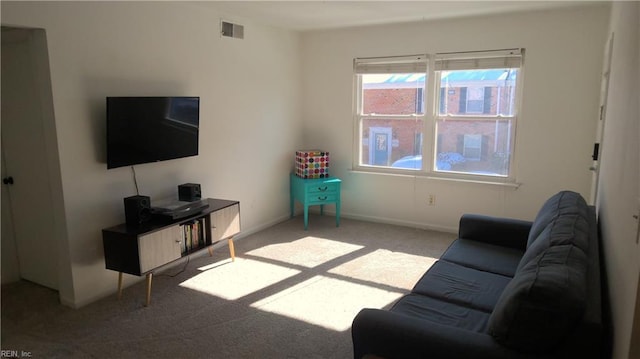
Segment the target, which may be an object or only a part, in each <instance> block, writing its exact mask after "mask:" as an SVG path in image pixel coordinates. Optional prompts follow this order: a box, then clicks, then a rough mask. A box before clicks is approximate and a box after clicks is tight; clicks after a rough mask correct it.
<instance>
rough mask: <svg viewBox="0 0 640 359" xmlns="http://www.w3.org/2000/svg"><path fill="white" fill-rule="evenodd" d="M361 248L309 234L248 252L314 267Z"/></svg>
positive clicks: (257, 255)
mask: <svg viewBox="0 0 640 359" xmlns="http://www.w3.org/2000/svg"><path fill="white" fill-rule="evenodd" d="M360 248H363V247H362V246H359V245H355V244H351V243H344V242H339V241H334V240H330V239H326V238H320V237H312V236H308V237H304V238H300V239H297V240H295V241H293V242H285V243H274V244H270V245H267V246H264V247H261V248H258V249H254V250H252V251H249V252H247V254H250V255H253V256H256V257H262V258H268V259H273V260H278V261H281V262H284V263H290V264H295V265H298V266H303V267H307V268H313V267H316V266H318V265H321V264H323V263H326V262H328V261H330V260H332V259H335V258H338V257H340V256H343V255H346V254H349V253H351V252H354V251H356V250H358V249H360Z"/></svg>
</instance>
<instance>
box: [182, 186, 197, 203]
mask: <svg viewBox="0 0 640 359" xmlns="http://www.w3.org/2000/svg"><path fill="white" fill-rule="evenodd" d="M178 199H179V200H180V201H185V202H194V201H199V200H201V199H202V191H201V190H200V184H198V183H185V184H181V185H179V186H178Z"/></svg>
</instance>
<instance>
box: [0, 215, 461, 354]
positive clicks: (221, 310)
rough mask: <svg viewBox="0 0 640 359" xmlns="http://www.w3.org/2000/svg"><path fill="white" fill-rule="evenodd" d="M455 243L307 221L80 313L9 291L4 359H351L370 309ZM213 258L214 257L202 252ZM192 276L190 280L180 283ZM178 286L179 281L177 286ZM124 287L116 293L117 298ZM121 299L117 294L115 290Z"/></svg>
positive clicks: (32, 292)
mask: <svg viewBox="0 0 640 359" xmlns="http://www.w3.org/2000/svg"><path fill="white" fill-rule="evenodd" d="M454 237H455V235H453V234H450V233H439V232H433V231H426V230H420V229H412V228H406V227H400V226H391V225H384V224H376V223H370V222H363V221H355V220H348V219H343V220H342V222H341V226H340V227H338V228H336V227H335V220H334V218H333V217H330V216H322V217H321V216H311V218H310V223H309V230H308V231H304V230H303V225H302V218H301V216H298V217H295V218H294V219H292V220H289V221H286V222H283V223H280V224H278V225H275V226H273V227H271V228H268V229H266V230H264V231H261V232H258V233H255V234H253V235H250V236H247V237H245V238H242V239H240V240H238V241H236V256H237V257H236V261H235V262H233V263H232V262H231V261H230V259H229V258H228V256H229V253H228V249H227V247H223V248H220V249H218V250H216V251H215V252H214V255H213V256H212V257H209V256H208V255H203V256H197V257H195V258H194V257H192V258H191V259H190V261H189V262H188V263H187V262H186V260H184V262H182V263H184V264H185V265H178V266H176V267H173V268H169V269H167V270H166V271H164V272H162V273H157V274H156V276H154V280H153V289H152V298H151V305H150V306H149V307H145V306H144V305H143V304H144V299H145V284H144V281H141V282H139V283H136V284H135V285H132V286H130V287H128V288H125V290H124V294H123V298H122V299H121V300H120V301H118V300H117V298H116V296H115V294H114V295H112V296H109V297H107V298H105V299H103V300H100V301H98V302H96V303H93V304H90V305H88V306H86V307H83V308H81V309H77V310H74V309H70V308H67V307H64V306H62V305H60V304H59V303H58V296H57V292H55V291H52V290H49V289H46V288H42V287H40V286H38V285H34V284H32V283H28V282H24V281H23V282H19V283H15V284H10V285H6V286H3V287H2V332H1V335H2V350H17V351H19V352H20V351H25V352H30V353H31V354H32V357H33V358H350V357H352V355H353V354H352V346H351V333H350V326H351V321H352V319H353V317H354V316H355V315H356V314H357V312H358V311H359V310H360V309H361V308H364V307H377V308H388V307H389V306H390V305H391V304H392V303H393V301H395V300H396V299H397V298H398V297H399V296H401V295H402V294H404V293H407V291H408V290H409V289H410V288H412V287H413V285H414V284H415V282H416V281H417V280H418V279H419V278H420V276H421V275H422V274H423V273H424V271H426V270H427V269H428V267H429V266H430V265H431V264H433V262H434V261H435V259H437V258H439V257H440V255H441V254H442V253H443V251H444V250H445V249H446V248H447V247H448V245H449V244H450V243H451V242H452V241H453V239H454ZM204 252H205V253H206V251H204ZM183 268H184V271H183V272H180V271H181V270H182V269H183ZM172 275H175V276H172ZM115 286H116V283H115V281H114V287H115ZM114 289H115V288H114Z"/></svg>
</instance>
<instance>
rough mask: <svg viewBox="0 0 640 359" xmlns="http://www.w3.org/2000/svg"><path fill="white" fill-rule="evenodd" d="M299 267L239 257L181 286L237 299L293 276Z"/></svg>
mask: <svg viewBox="0 0 640 359" xmlns="http://www.w3.org/2000/svg"><path fill="white" fill-rule="evenodd" d="M298 273H300V271H299V270H296V269H291V268H286V267H283V266H278V265H275V264H269V263H264V262H260V261H255V260H251V259H244V258H238V257H236V260H235V262H233V263H230V264H228V265H222V266H216V267H213V268H212V269H210V270H206V271H204V272H202V273H200V274H198V275H196V276H194V277H192V278H189V279H187V280H186V281H184V282H182V283H180V286H181V287H185V288H189V289H193V290H197V291H199V292H202V293H206V294H210V295H215V296H217V297H220V298H224V299H228V300H235V299H238V298H241V297H244V296H246V295H249V294H251V293H255V292H257V291H259V290H261V289H264V288H266V287H268V286H270V285H274V284H276V283H278V282H280V281H282V280H285V279H287V278H290V277H293V276H294V275H296V274H298Z"/></svg>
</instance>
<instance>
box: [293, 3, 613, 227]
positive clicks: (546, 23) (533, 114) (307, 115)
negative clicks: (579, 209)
mask: <svg viewBox="0 0 640 359" xmlns="http://www.w3.org/2000/svg"><path fill="white" fill-rule="evenodd" d="M608 14H609V12H608V7H607V6H602V5H600V6H589V7H585V8H571V9H564V10H555V11H547V12H529V13H526V14H503V15H499V16H487V17H474V18H463V19H457V20H446V21H445V20H443V21H425V22H420V23H412V24H396V25H384V26H371V27H361V28H351V29H341V30H329V31H313V32H307V33H304V34H303V37H302V44H303V45H302V56H303V68H304V73H305V76H304V80H305V82H304V84H303V88H304V99H303V100H304V106H303V115H304V116H303V117H304V121H305V123H304V125H305V127H304V133H305V144H306V146H307V147H315V148H321V149H324V150H327V151H330V152H331V171H332V173H333V174H335V175H337V176H339V177H341V178H342V179H343V188H344V190H343V191H344V192H343V197H342V203H343V213H344V215H345V216H351V217H357V218H370V219H377V220H382V221H387V222H395V223H404V224H409V225H415V226H421V227H432V228H440V229H445V230H450V231H455V230H456V229H457V224H458V219H459V217H460V215H461V214H463V213H465V212H476V213H484V214H489V215H500V216H505V215H506V216H510V217H517V218H523V219H532V218H533V217H534V216H535V214H536V213H537V210H538V209H539V208H540V206H541V204H542V203H543V201H544V200H545V199H546V198H548V197H549V196H551V195H552V194H554V193H556V192H557V191H559V190H563V189H570V190H574V191H578V192H580V193H582V194H583V195H584V196H585V197H588V196H589V189H590V184H591V172H590V171H589V166H590V165H591V162H590V161H591V158H590V155H591V152H592V146H593V142H594V139H595V134H596V121H597V120H596V119H597V117H598V96H599V81H600V76H599V74H600V70H601V64H602V52H603V46H604V43H605V40H606V28H607V21H608ZM514 47H524V48H526V56H525V69H524V82H523V84H524V88H523V91H524V98H523V103H522V109H521V115H520V116H519V119H518V121H519V122H518V127H517V134H516V136H517V143H516V150H515V151H516V154H515V156H516V161H517V162H516V166H515V171H516V176H517V181H518V182H520V183H522V186H521V187H520V188H519V189H517V190H515V189H513V188H507V187H501V186H493V185H486V184H469V183H460V182H450V181H442V180H432V179H425V178H413V177H401V176H389V175H373V174H363V173H354V172H351V171H349V169H350V167H351V161H352V152H353V145H352V142H353V140H352V139H353V116H352V99H353V84H352V78H353V77H352V73H353V71H352V61H353V58H355V57H370V56H393V55H409V54H418V53H424V52H428V53H434V52H449V51H470V50H491V49H504V48H514ZM429 194H435V196H436V205H435V206H431V207H429V206H427V198H428V195H429Z"/></svg>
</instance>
